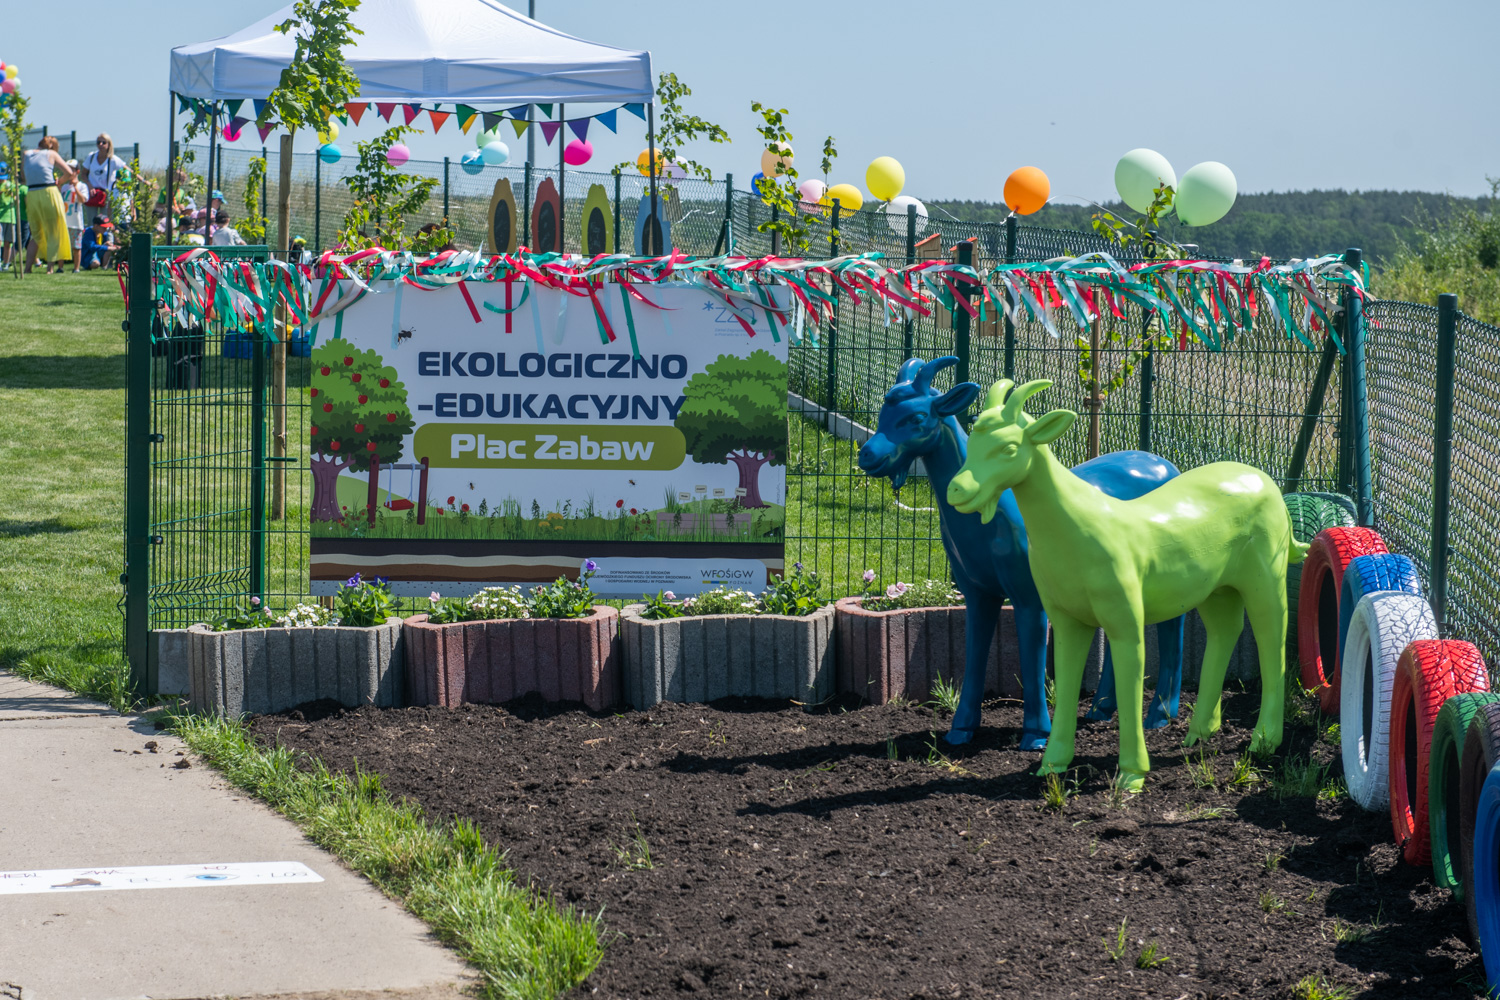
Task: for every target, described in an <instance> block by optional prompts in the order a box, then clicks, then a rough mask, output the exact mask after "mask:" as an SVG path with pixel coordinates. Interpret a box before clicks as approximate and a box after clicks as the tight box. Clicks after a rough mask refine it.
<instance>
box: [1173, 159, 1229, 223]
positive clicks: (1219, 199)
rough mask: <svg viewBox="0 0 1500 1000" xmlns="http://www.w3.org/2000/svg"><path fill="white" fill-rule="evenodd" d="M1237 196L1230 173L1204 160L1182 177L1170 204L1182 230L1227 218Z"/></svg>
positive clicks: (1224, 168)
mask: <svg viewBox="0 0 1500 1000" xmlns="http://www.w3.org/2000/svg"><path fill="white" fill-rule="evenodd" d="M1238 193H1239V189H1238V187H1237V186H1236V185H1235V182H1234V172H1233V171H1231V170H1230V169H1229V168H1228V167H1226V166H1224V164H1222V163H1218V162H1215V161H1214V160H1208V161H1207V162H1204V163H1200V164H1198V165H1197V166H1195V167H1193V168H1192V169H1190V170H1189V171H1188V172H1187V173H1185V174H1183V175H1182V183H1181V184H1179V185H1178V186H1177V198H1176V200H1175V202H1174V203H1173V204H1174V207H1175V208H1176V209H1177V218H1178V219H1180V220H1182V224H1183V225H1184V226H1208V225H1212V224H1213V223H1215V222H1218V221H1219V220H1220V219H1222V218H1224V216H1225V215H1227V214H1229V210H1230V209H1231V208H1233V207H1234V198H1235V195H1236V194H1238Z"/></svg>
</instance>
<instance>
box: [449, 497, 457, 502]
mask: <svg viewBox="0 0 1500 1000" xmlns="http://www.w3.org/2000/svg"><path fill="white" fill-rule="evenodd" d="M455 499H457V498H456V497H449V498H448V502H449V503H452V502H453V501H454V500H455Z"/></svg>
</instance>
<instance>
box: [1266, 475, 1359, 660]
mask: <svg viewBox="0 0 1500 1000" xmlns="http://www.w3.org/2000/svg"><path fill="white" fill-rule="evenodd" d="M1281 500H1282V502H1283V503H1285V504H1286V512H1287V513H1288V514H1289V515H1291V518H1292V537H1293V538H1295V539H1297V541H1299V542H1302V543H1304V544H1306V543H1308V542H1311V541H1312V540H1313V539H1314V538H1316V537H1317V535H1318V532H1320V531H1322V530H1323V529H1324V528H1338V527H1343V526H1345V525H1346V524H1353V523H1354V522H1353V521H1352V520H1349V518H1348V515H1347V514H1346V513H1345V511H1344V509H1343V508H1342V507H1340V506H1339V505H1338V504H1336V503H1334V502H1333V501H1331V500H1329V499H1327V495H1326V494H1324V495H1317V494H1313V493H1288V494H1286V495H1285V496H1283V497H1282V498H1281ZM1301 583H1302V563H1292V564H1291V565H1290V566H1288V567H1287V568H1286V606H1287V611H1288V612H1290V613H1289V614H1288V615H1287V621H1286V648H1287V651H1288V652H1289V653H1290V654H1292V655H1294V656H1295V655H1296V653H1297V595H1298V592H1299V587H1300V586H1301Z"/></svg>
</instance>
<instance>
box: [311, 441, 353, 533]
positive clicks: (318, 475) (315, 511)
mask: <svg viewBox="0 0 1500 1000" xmlns="http://www.w3.org/2000/svg"><path fill="white" fill-rule="evenodd" d="M311 464H312V475H313V503H312V519H313V520H314V521H337V520H338V519H339V516H340V515H341V514H342V511H340V510H339V473H340V472H342V471H343V470H345V469H347V468H348V467H349V463H348V462H346V461H344V460H343V459H329V458H324V457H323V456H321V455H314V456H313V457H312V463H311Z"/></svg>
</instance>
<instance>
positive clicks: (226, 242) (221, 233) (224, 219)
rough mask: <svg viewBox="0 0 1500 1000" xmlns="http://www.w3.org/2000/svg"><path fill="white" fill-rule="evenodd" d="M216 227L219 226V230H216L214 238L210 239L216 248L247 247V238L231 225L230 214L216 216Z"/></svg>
mask: <svg viewBox="0 0 1500 1000" xmlns="http://www.w3.org/2000/svg"><path fill="white" fill-rule="evenodd" d="M214 225H216V226H218V228H217V229H215V230H214V234H213V236H212V237H211V238H210V239H209V243H210V244H211V245H213V246H216V247H242V246H244V245H245V238H244V237H243V236H241V235H240V232H239V230H238V229H235V228H234V227H233V226H231V225H230V224H229V213H228V212H220V213H219V214H218V215H216V216H214Z"/></svg>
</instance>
